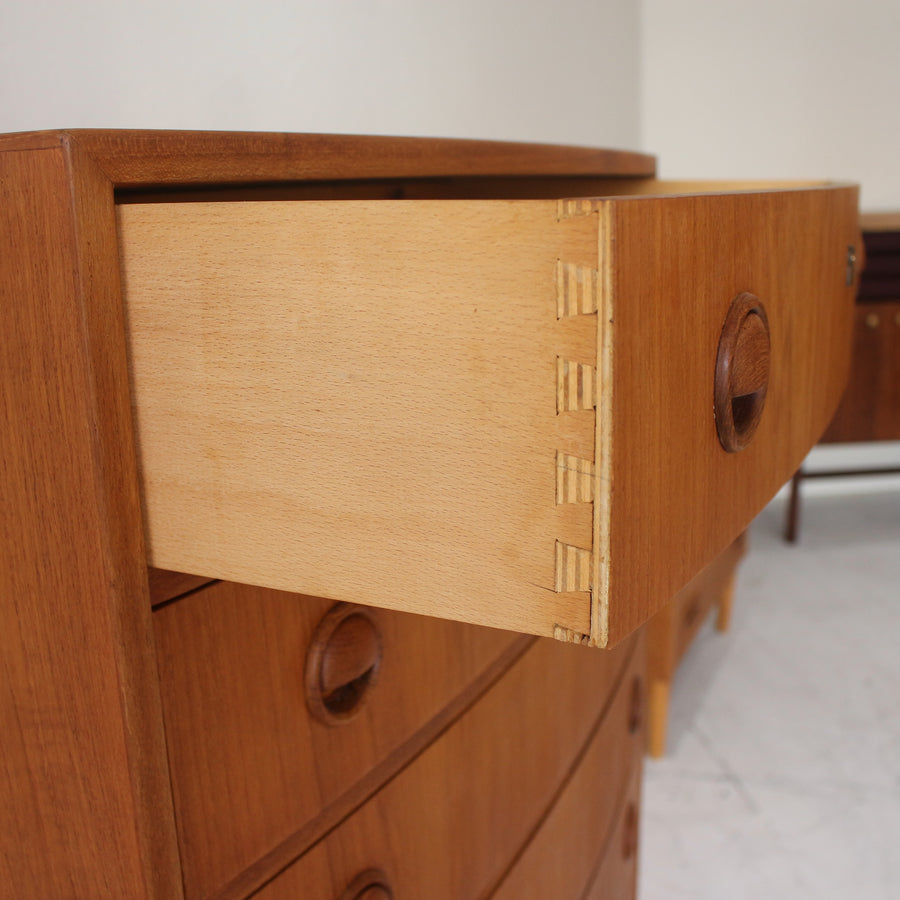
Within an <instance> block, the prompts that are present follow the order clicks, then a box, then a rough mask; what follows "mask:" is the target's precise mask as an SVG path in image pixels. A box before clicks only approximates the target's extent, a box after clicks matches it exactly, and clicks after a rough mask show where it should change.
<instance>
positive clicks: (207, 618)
mask: <svg viewBox="0 0 900 900" xmlns="http://www.w3.org/2000/svg"><path fill="white" fill-rule="evenodd" d="M333 607H334V604H332V602H331V601H327V600H322V599H319V598H312V597H304V596H299V595H294V594H287V593H281V592H278V591H271V590H266V589H262V588H251V587H246V586H242V585H235V584H230V583H219V584H215V585H212V586H210V587H207V588H204V589H203V590H200V591H198V592H196V593H194V594H191V595H189V596H187V597H184V598H182V599H180V600H177V601H175V602H173V603H171V604H169V605H167V606H162V607H160V608H159V609H157V610H156V611H155V612H154V614H153V622H154V626H155V634H156V643H157V652H158V659H159V672H160V683H161V687H162V698H163V708H164V716H165V727H166V739H167V743H168V750H169V760H170V768H171V772H172V784H173V792H174V797H175V810H176V817H177V821H178V831H179V839H180V842H181V853H182V862H183V868H184V882H185V889H186V896H187V897H188V898H194V897H206V896H210V895H211V894H213V893H215V891H216V890H217V889H220V888H222V887H223V886H224V885H225V884H227V883H228V882H229V881H231V880H232V879H234V878H235V877H237V876H238V875H239V874H240V873H241V872H242V871H243V870H244V869H245V868H246V867H247V866H249V865H251V864H252V863H255V862H257V861H258V860H259V859H260V858H261V857H263V856H266V855H267V854H268V855H269V857H270V859H269V865H279V864H280V865H284V863H285V862H288V861H290V860H291V859H292V858H294V857H295V856H296V855H297V854H298V853H299V852H301V851H302V850H303V849H305V847H306V845H307V844H308V843H309V842H310V841H312V840H315V839H316V837H317V836H319V835H320V834H321V832H322V831H323V830H324V829H327V828H328V827H331V826H332V825H333V824H334V823H335V821H339V820H340V818H341V816H343V815H346V813H347V812H348V811H349V810H350V809H352V808H353V804H355V803H359V802H361V801H362V800H363V799H364V798H365V797H366V796H368V794H370V793H371V792H372V790H374V789H375V788H376V787H377V786H378V785H379V784H380V783H381V781H382V780H383V779H384V778H387V777H389V776H390V775H391V774H393V772H395V771H396V769H397V768H398V767H399V766H401V765H402V764H403V763H404V761H405V760H407V759H408V758H409V757H410V756H411V755H413V754H414V753H415V752H417V750H419V749H421V745H422V744H423V743H425V742H427V741H428V740H431V739H433V738H434V736H435V734H436V733H437V732H438V731H439V730H440V729H441V728H443V727H445V726H446V724H447V722H448V721H452V718H453V717H454V716H456V715H458V714H459V711H460V709H462V708H465V706H466V704H469V703H471V702H474V699H475V698H476V697H477V696H478V693H479V692H480V691H483V690H485V689H486V687H487V686H488V685H489V684H490V683H491V682H492V679H495V678H496V677H498V676H499V675H500V674H501V673H502V672H503V671H504V670H505V668H506V667H508V666H509V665H511V664H512V662H513V661H514V660H515V659H517V658H518V656H519V655H520V654H521V653H522V652H524V650H525V648H526V647H527V646H528V644H529V639H528V638H522V637H517V636H516V635H511V634H509V633H508V632H502V631H495V630H490V629H483V628H473V627H471V626H465V625H460V624H457V623H452V622H444V621H441V620H438V619H428V618H425V617H419V616H409V615H404V614H402V613H387V612H385V611H382V610H367V611H366V616H367V620H366V621H361V620H360V619H359V618H358V617H352V616H351V617H350V618H349V619H348V618H346V617H344V618H341V619H340V621H339V622H338V623H337V627H336V628H335V627H333V626H334V625H335V623H334V622H333V617H334V613H333V612H329V611H330V610H332V609H333ZM353 609H354V608H353V607H350V606H347V605H344V604H341V605H339V606H338V607H337V610H338V612H339V613H340V611H342V610H343V611H344V612H348V611H349V612H351V613H352V612H353ZM323 622H324V634H323V627H322V624H323ZM360 625H361V626H362V627H363V633H362V635H361V636H360V635H359V634H354V626H360ZM373 633H374V635H375V645H376V648H375V654H376V656H377V657H380V659H375V661H374V672H370V671H369V669H370V668H371V667H372V665H373V660H372V658H371V654H372V652H373V651H372V643H371V641H369V640H368V636H370V635H371V634H373ZM354 642H355V643H356V646H354ZM321 644H324V647H322V646H320V645H321ZM378 645H380V646H378ZM311 647H318V648H319V650H321V651H322V652H321V653H320V654H319V655H320V656H324V661H323V660H322V659H319V660H318V663H317V664H316V665H314V666H313V667H312V669H311V671H307V668H308V664H309V662H310V660H311V659H312V661H313V662H316V661H315V660H314V659H313V657H314V656H315V653H314V654H313V656H312V657H311V655H310V649H311ZM355 655H360V659H361V662H360V663H357V662H356V660H355V658H354V657H355ZM367 677H368V678H369V679H370V682H371V683H366V678H367ZM323 680H324V681H327V682H330V683H329V684H328V686H327V689H326V690H322V681H323ZM342 683H346V686H345V688H344V690H343V691H342V690H341V685H342ZM320 690H321V695H320V696H319V697H318V699H317V698H316V696H311V697H309V699H307V698H308V696H309V695H310V693H311V692H312V693H313V695H315V693H316V692H317V691H320ZM323 698H325V699H326V703H325V704H323V702H322V701H323ZM327 698H331V699H335V698H336V702H337V706H336V708H334V707H333V706H332V709H333V713H332V714H329V708H328V705H327ZM317 703H318V707H317V706H316V704H317ZM357 704H358V705H357ZM311 708H312V709H315V710H316V712H315V713H313V712H311V711H310V709H311ZM357 710H358V711H357ZM354 712H355V713H356V714H354Z"/></svg>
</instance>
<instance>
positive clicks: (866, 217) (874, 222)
mask: <svg viewBox="0 0 900 900" xmlns="http://www.w3.org/2000/svg"><path fill="white" fill-rule="evenodd" d="M859 227H860V228H861V229H862V230H863V231H900V212H877V213H861V214H860V217H859Z"/></svg>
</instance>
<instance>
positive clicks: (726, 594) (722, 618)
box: [716, 575, 734, 631]
mask: <svg viewBox="0 0 900 900" xmlns="http://www.w3.org/2000/svg"><path fill="white" fill-rule="evenodd" d="M733 604H734V575H732V576H731V577H730V578H729V579H728V584H726V585H725V588H724V590H723V591H722V596H721V597H719V606H718V612H717V613H716V631H728V629H729V628H730V627H731V607H732V605H733Z"/></svg>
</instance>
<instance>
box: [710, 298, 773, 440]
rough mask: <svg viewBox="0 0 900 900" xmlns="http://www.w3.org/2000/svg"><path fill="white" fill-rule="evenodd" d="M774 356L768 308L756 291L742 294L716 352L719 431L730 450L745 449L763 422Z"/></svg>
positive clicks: (727, 322)
mask: <svg viewBox="0 0 900 900" xmlns="http://www.w3.org/2000/svg"><path fill="white" fill-rule="evenodd" d="M770 356H771V342H770V340H769V320H768V318H767V316H766V311H765V309H764V308H763V305H762V303H760V301H759V298H758V297H756V296H755V295H753V294H746V293H745V294H739V295H738V296H737V297H736V298H735V299H734V302H733V303H732V304H731V309H730V310H729V311H728V315H727V316H726V318H725V324H724V325H723V326H722V334H721V336H720V338H719V352H718V354H717V356H716V386H715V415H716V431H717V432H718V434H719V443H720V444H721V445H722V446H723V447H724V448H725V449H726V450H727V451H728V452H729V453H736V452H737V451H738V450H743V449H744V448H745V447H746V446H747V444H749V443H750V439H751V438H752V437H753V433H754V432H755V431H756V427H757V425H759V420H760V417H761V416H762V411H763V406H764V405H765V402H766V391H767V390H768V387H769V358H770Z"/></svg>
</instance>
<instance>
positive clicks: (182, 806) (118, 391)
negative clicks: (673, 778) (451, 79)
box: [0, 132, 857, 900]
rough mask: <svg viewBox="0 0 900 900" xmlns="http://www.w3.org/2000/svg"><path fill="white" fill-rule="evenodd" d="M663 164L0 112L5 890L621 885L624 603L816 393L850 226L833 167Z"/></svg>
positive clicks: (689, 558)
mask: <svg viewBox="0 0 900 900" xmlns="http://www.w3.org/2000/svg"><path fill="white" fill-rule="evenodd" d="M652 175H653V161H652V160H651V159H650V158H648V157H642V156H639V155H635V154H621V153H614V152H608V151H589V150H577V149H571V148H569V149H565V148H548V147H519V148H516V147H511V146H509V145H498V144H481V143H472V142H452V141H402V140H386V139H351V138H327V137H304V136H293V137H292V136H283V135H268V136H254V135H205V134H165V133H152V132H126V133H107V132H53V133H41V134H31V135H12V136H7V137H5V138H3V140H2V142H0V189H2V193H3V203H2V204H0V210H2V212H0V215H2V218H3V228H2V231H0V241H2V246H3V251H4V252H3V257H2V258H3V260H4V262H3V266H2V269H0V287H2V303H0V335H2V338H0V339H2V341H3V353H2V372H0V374H2V378H0V385H2V404H3V406H2V409H3V422H4V434H3V458H2V465H0V483H2V492H3V497H4V503H3V504H2V511H0V535H2V541H0V546H2V551H0V552H2V555H3V559H2V565H0V578H2V584H0V598H2V599H0V616H2V631H0V648H2V663H3V667H4V668H3V675H4V677H3V678H2V679H0V681H2V687H0V692H2V693H0V709H2V715H3V720H2V721H3V734H4V754H3V756H4V761H3V766H2V768H0V773H2V775H0V806H2V808H3V809H4V810H5V818H4V822H3V826H2V827H3V832H2V843H3V852H2V854H0V881H2V883H3V884H5V885H8V886H12V887H11V888H10V895H11V896H16V897H35V896H40V897H47V898H51V897H85V898H87V897H98V896H109V897H128V898H131V897H135V898H142V897H146V898H151V897H152V898H179V897H188V898H194V897H201V896H217V897H247V896H250V895H253V894H256V895H258V896H261V897H279V896H292V895H296V893H297V892H302V893H303V894H304V896H313V897H318V896H321V897H323V898H330V897H339V898H343V897H347V898H350V897H363V896H364V897H367V898H370V900H371V898H377V897H389V896H391V895H392V894H393V895H395V896H398V897H405V896H410V897H420V896H446V897H454V898H455V897H467V896H486V895H488V894H491V893H493V895H495V896H513V895H515V896H528V895H529V894H528V893H527V892H528V890H530V891H531V894H530V896H536V897H542V896H554V897H556V896H563V895H565V896H569V895H572V896H579V895H580V896H591V897H601V896H622V894H623V892H625V893H627V892H628V891H630V890H633V877H634V859H635V849H636V844H635V841H636V838H635V835H636V829H637V808H638V807H637V793H638V790H639V764H638V762H637V761H636V760H637V757H638V754H639V748H640V746H641V743H642V740H643V739H642V735H641V730H642V728H643V724H642V716H641V709H642V703H643V696H644V694H645V691H644V689H643V687H642V686H641V685H642V681H641V672H642V669H643V664H642V662H641V660H642V658H643V656H642V654H643V652H644V651H643V648H642V638H641V637H640V635H638V636H636V637H629V635H631V634H632V633H633V632H634V631H635V629H637V628H638V627H639V626H640V625H641V624H642V623H643V622H644V621H645V620H646V619H647V618H648V617H649V615H650V614H651V613H652V611H653V610H654V609H655V608H657V607H658V606H659V605H660V604H661V603H662V602H663V601H664V600H665V599H667V597H668V596H671V594H673V593H674V592H675V591H676V590H677V589H679V588H680V587H681V586H682V585H683V584H685V583H686V582H687V581H688V580H689V579H690V578H691V577H692V576H693V575H695V574H696V573H697V572H698V571H699V570H700V569H701V568H702V567H703V565H704V564H705V563H707V562H708V561H709V560H710V559H712V558H713V557H714V556H715V555H716V553H718V552H719V551H720V550H721V549H722V548H723V547H724V546H725V545H726V544H727V543H728V542H729V541H730V540H731V539H733V537H734V536H735V535H736V534H737V533H738V532H739V531H740V530H741V529H742V528H743V527H744V526H745V525H746V523H747V521H748V520H749V519H750V518H751V517H752V515H753V514H755V512H756V511H757V510H758V508H759V507H760V506H761V505H762V504H763V503H764V502H766V500H767V499H768V497H769V496H770V495H771V494H772V493H774V491H775V490H776V489H777V488H778V486H779V485H780V483H781V482H783V481H784V480H785V479H786V478H787V477H788V475H789V474H790V473H791V472H792V471H793V469H794V468H795V467H796V465H797V463H798V462H799V460H800V459H801V458H802V456H803V454H804V453H805V452H806V450H807V449H808V447H809V446H810V445H811V444H812V443H813V442H814V441H815V440H816V439H817V438H818V436H819V434H820V433H821V430H822V429H823V428H824V426H825V424H826V423H827V421H828V419H829V417H830V415H831V414H832V412H833V409H834V406H835V404H836V402H837V398H838V396H839V394H840V389H841V387H842V381H843V378H844V376H845V374H846V368H847V359H848V354H849V346H848V345H847V340H846V334H847V333H848V332H847V328H846V327H845V326H846V323H847V321H849V317H850V316H851V315H852V294H853V281H854V277H855V276H854V273H853V272H852V271H850V270H848V266H847V259H848V246H850V245H852V244H853V243H854V242H855V241H856V239H857V238H856V217H855V204H856V192H855V189H854V188H852V187H846V186H834V185H810V186H805V187H804V186H796V185H795V186H785V185H782V186H769V188H768V189H759V188H757V189H749V188H747V186H732V187H731V188H730V189H729V188H725V187H723V186H707V188H706V189H705V190H700V189H698V187H697V186H695V185H693V186H692V185H665V184H662V183H659V182H656V181H654V180H653V178H652ZM798 248H799V249H798ZM751 295H753V296H754V297H756V298H758V300H753V299H750V300H748V297H750V296H751ZM760 304H761V305H760ZM734 309H738V310H742V312H741V313H740V318H739V319H738V320H737V321H736V322H735V323H732V318H731V317H730V313H729V311H730V310H734ZM729 323H732V324H733V327H732V326H731V325H729ZM729 328H731V331H730V332H729ZM723 334H724V335H726V336H725V337H723ZM729 334H730V337H729V336H728V335H729ZM763 334H764V337H763ZM763 401H764V403H765V405H764V408H763ZM760 412H761V415H760ZM753 429H755V434H754V435H752V438H751V434H750V432H751V431H753ZM745 444H746V448H745V449H739V448H740V447H743V446H744V445H745ZM729 451H730V452H729ZM148 563H149V564H150V565H151V566H154V567H156V568H157V569H171V570H176V571H178V572H180V573H181V574H180V575H178V576H170V575H166V574H165V573H163V572H159V571H152V570H149V569H148ZM213 580H216V581H217V582H218V583H216V584H212V583H210V582H211V581H213ZM241 582H245V583H248V585H253V586H248V585H245V586H238V584H237V583H241ZM173 584H174V585H175V587H173V588H171V589H170V588H169V587H167V586H171V585H173ZM151 585H152V586H153V594H152V595H151ZM185 592H187V593H185ZM337 601H343V602H345V603H349V604H350V605H349V606H338V607H336V611H334V610H333V605H334V603H335V602H337ZM359 604H362V605H363V606H364V607H365V608H366V609H371V610H373V611H371V612H360V611H359V610H360V609H361V608H362V607H359V606H358V605H359ZM412 614H415V615H412ZM422 614H428V615H430V616H432V617H435V621H430V620H428V621H426V620H424V619H422V618H419V617H420V616H422ZM444 620H452V621H444ZM460 622H464V623H470V624H459V623H460ZM342 623H343V624H342ZM483 626H494V627H496V628H501V629H505V632H504V633H500V632H488V631H484V630H482V627H483ZM329 629H330V630H329ZM517 632H523V633H526V634H532V635H543V636H545V638H546V637H556V638H559V639H561V640H562V641H563V642H569V643H573V642H574V643H585V644H593V645H605V646H612V645H616V649H614V650H608V651H605V652H601V651H591V650H590V649H588V648H586V647H571V646H566V645H565V643H553V642H552V641H548V640H546V639H545V640H538V641H537V642H535V640H534V639H533V638H530V637H519V636H517V635H516V633H517ZM310 673H312V674H310ZM357 704H361V705H359V706H358V710H357ZM329 716H333V717H336V719H337V720H338V721H335V722H332V721H329ZM585 796H588V797H596V798H597V800H596V802H589V803H586V802H584V798H585ZM522 885H526V886H527V887H523V886H522ZM551 885H552V886H553V887H550V886H551ZM629 885H631V887H629ZM616 892H617V893H616Z"/></svg>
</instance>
